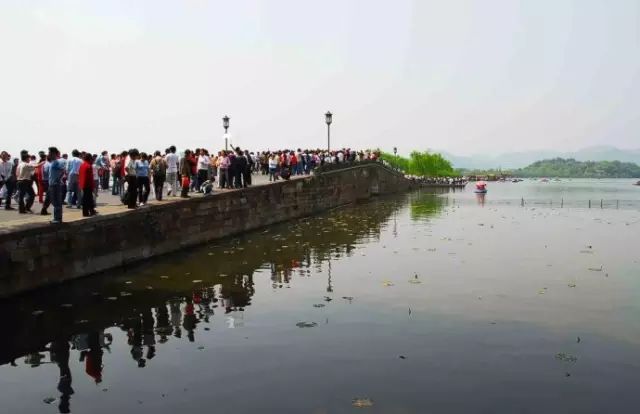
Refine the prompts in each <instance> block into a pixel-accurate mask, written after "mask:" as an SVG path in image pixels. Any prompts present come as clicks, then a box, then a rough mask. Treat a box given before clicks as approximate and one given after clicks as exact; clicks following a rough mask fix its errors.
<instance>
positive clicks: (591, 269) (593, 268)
mask: <svg viewBox="0 0 640 414" xmlns="http://www.w3.org/2000/svg"><path fill="white" fill-rule="evenodd" d="M589 270H590V271H592V272H602V265H600V267H590V268H589Z"/></svg>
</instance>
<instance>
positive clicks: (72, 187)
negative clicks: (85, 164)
mask: <svg viewBox="0 0 640 414" xmlns="http://www.w3.org/2000/svg"><path fill="white" fill-rule="evenodd" d="M71 155H72V157H71V158H70V159H69V161H67V165H66V169H67V204H68V206H67V208H71V207H73V206H76V207H78V208H81V206H80V201H81V200H80V187H79V186H78V173H79V172H80V166H81V165H82V160H81V159H80V158H79V157H80V151H78V150H77V149H74V150H73V151H72V152H71ZM49 185H51V183H49Z"/></svg>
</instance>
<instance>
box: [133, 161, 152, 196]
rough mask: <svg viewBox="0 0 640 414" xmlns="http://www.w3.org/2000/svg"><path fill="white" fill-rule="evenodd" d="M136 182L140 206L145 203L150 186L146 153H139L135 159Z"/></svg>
mask: <svg viewBox="0 0 640 414" xmlns="http://www.w3.org/2000/svg"><path fill="white" fill-rule="evenodd" d="M136 183H137V187H138V202H139V203H140V205H141V206H144V205H145V204H147V199H148V198H149V191H151V186H150V183H149V157H148V156H147V154H146V153H144V152H141V153H140V159H138V160H136Z"/></svg>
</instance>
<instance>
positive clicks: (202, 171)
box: [196, 148, 211, 192]
mask: <svg viewBox="0 0 640 414" xmlns="http://www.w3.org/2000/svg"><path fill="white" fill-rule="evenodd" d="M210 163H211V158H209V154H207V150H206V149H204V148H202V149H200V154H199V155H198V176H197V183H196V191H198V192H202V191H201V190H200V186H201V185H202V184H203V183H204V182H205V181H207V179H208V176H209V164H210Z"/></svg>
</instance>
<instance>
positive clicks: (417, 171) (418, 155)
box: [380, 151, 458, 177]
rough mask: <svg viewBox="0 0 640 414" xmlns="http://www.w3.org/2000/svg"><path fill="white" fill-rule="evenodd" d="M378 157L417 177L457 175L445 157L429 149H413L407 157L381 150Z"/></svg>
mask: <svg viewBox="0 0 640 414" xmlns="http://www.w3.org/2000/svg"><path fill="white" fill-rule="evenodd" d="M380 158H382V159H383V160H385V161H386V162H388V163H389V164H391V166H393V167H395V168H398V169H400V170H402V171H404V173H405V174H411V175H417V176H419V177H454V176H457V175H458V174H457V173H456V171H455V170H454V169H453V167H452V166H451V163H450V162H449V161H448V160H447V159H445V158H444V157H443V156H442V155H440V154H438V153H431V152H429V151H424V152H419V151H413V152H411V154H410V156H409V158H406V157H401V156H397V155H393V154H390V153H388V152H381V153H380Z"/></svg>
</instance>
